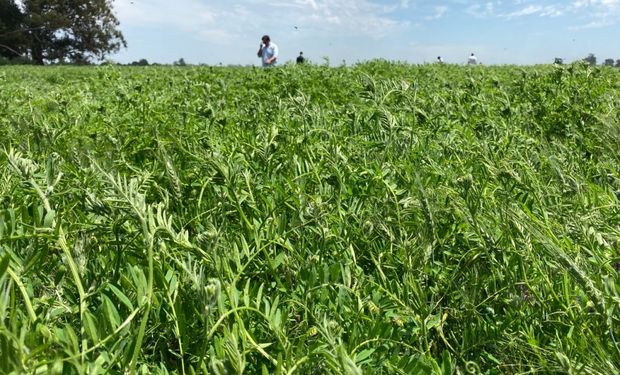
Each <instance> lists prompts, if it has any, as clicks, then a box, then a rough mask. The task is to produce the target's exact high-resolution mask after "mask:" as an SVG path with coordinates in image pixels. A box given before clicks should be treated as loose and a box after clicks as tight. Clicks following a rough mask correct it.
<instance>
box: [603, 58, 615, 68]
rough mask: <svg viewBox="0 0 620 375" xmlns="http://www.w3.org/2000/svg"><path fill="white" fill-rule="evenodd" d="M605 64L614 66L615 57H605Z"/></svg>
mask: <svg viewBox="0 0 620 375" xmlns="http://www.w3.org/2000/svg"><path fill="white" fill-rule="evenodd" d="M603 65H605V66H614V59H605V62H604V63H603Z"/></svg>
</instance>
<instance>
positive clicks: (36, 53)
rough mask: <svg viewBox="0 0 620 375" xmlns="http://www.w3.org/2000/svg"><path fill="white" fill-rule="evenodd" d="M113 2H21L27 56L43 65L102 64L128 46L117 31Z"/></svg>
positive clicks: (62, 0)
mask: <svg viewBox="0 0 620 375" xmlns="http://www.w3.org/2000/svg"><path fill="white" fill-rule="evenodd" d="M112 1H113V0H24V1H23V5H24V14H25V18H26V19H25V24H26V26H27V39H28V49H29V53H30V56H31V57H32V59H33V60H35V61H36V62H37V63H39V64H43V63H44V61H46V60H47V61H59V62H63V61H69V62H72V63H78V64H79V63H89V62H90V61H91V60H92V59H93V58H96V59H99V60H103V59H104V57H105V56H106V55H107V54H108V53H110V52H116V51H118V50H119V49H120V48H121V47H126V46H127V43H126V42H125V39H124V38H123V34H122V33H121V32H120V30H118V29H117V27H118V25H119V22H118V20H117V19H116V17H115V16H114V13H113V12H112Z"/></svg>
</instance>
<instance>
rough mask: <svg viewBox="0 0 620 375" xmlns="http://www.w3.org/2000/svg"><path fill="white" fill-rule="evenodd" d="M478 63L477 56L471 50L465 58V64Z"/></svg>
mask: <svg viewBox="0 0 620 375" xmlns="http://www.w3.org/2000/svg"><path fill="white" fill-rule="evenodd" d="M476 64H478V58H477V57H476V55H474V53H473V52H472V53H471V55H469V57H468V58H467V65H476Z"/></svg>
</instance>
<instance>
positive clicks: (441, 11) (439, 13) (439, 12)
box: [425, 5, 448, 21]
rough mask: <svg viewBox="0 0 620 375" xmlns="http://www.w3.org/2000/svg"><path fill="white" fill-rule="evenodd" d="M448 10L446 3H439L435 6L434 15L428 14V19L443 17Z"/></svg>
mask: <svg viewBox="0 0 620 375" xmlns="http://www.w3.org/2000/svg"><path fill="white" fill-rule="evenodd" d="M447 12H448V7H447V6H445V5H439V6H436V7H435V8H434V13H433V15H430V16H426V17H425V19H426V20H429V21H430V20H437V19H440V18H442V17H443V16H444V15H445V14H446V13H447Z"/></svg>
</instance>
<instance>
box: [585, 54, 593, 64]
mask: <svg viewBox="0 0 620 375" xmlns="http://www.w3.org/2000/svg"><path fill="white" fill-rule="evenodd" d="M583 61H585V62H587V63H588V64H590V65H596V56H594V54H593V53H590V54H588V56H587V57H586V58H584V59H583Z"/></svg>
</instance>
